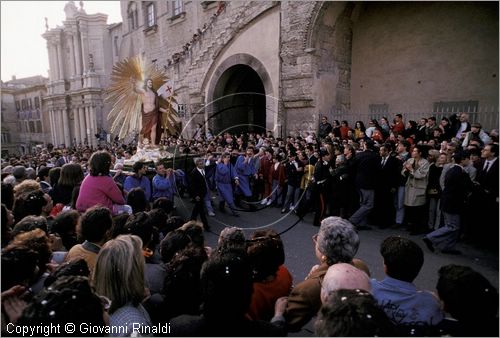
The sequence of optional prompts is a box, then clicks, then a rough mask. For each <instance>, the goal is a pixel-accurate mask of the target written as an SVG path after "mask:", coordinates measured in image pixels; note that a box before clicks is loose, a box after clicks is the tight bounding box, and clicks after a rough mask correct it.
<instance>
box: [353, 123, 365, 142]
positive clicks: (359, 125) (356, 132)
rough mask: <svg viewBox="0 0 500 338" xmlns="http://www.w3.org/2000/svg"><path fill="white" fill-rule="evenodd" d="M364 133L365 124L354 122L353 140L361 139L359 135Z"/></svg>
mask: <svg viewBox="0 0 500 338" xmlns="http://www.w3.org/2000/svg"><path fill="white" fill-rule="evenodd" d="M365 131H366V128H365V124H364V123H363V121H356V123H355V124H354V138H355V139H356V140H357V139H359V138H361V137H362V135H361V133H362V132H363V133H364V132H365ZM365 135H366V134H365Z"/></svg>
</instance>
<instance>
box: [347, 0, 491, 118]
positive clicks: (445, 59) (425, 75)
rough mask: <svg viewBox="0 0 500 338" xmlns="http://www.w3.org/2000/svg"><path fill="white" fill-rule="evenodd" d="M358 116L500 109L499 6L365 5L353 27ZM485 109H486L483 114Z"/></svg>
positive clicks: (354, 106)
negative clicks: (443, 104) (457, 106)
mask: <svg viewBox="0 0 500 338" xmlns="http://www.w3.org/2000/svg"><path fill="white" fill-rule="evenodd" d="M351 83H352V92H351V94H352V96H351V102H352V111H353V112H355V113H356V112H357V113H368V107H369V105H370V104H383V103H386V104H388V105H389V114H390V115H392V114H395V113H397V112H420V111H421V112H425V113H429V112H431V111H432V108H433V102H437V101H468V100H478V101H479V105H480V106H491V105H493V106H495V107H496V109H498V99H499V97H498V93H499V91H498V90H499V88H498V2H489V3H470V2H418V3H413V2H407V3H391V4H384V3H365V4H364V6H363V10H362V11H361V12H360V15H359V19H358V20H357V22H355V24H354V26H353V51H352V80H351ZM480 109H481V108H480Z"/></svg>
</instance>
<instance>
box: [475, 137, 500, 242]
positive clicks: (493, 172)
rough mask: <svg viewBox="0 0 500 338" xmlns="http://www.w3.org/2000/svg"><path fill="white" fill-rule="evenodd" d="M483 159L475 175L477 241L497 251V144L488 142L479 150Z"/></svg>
mask: <svg viewBox="0 0 500 338" xmlns="http://www.w3.org/2000/svg"><path fill="white" fill-rule="evenodd" d="M481 158H482V159H483V161H482V164H481V166H480V167H479V170H478V172H477V175H476V181H477V183H478V184H477V185H476V187H475V189H474V195H473V200H472V203H473V205H474V209H473V210H477V221H478V222H477V223H476V224H477V230H476V231H475V233H474V234H472V235H473V237H476V238H477V242H479V243H484V244H486V245H487V246H488V247H490V248H492V249H494V250H497V251H498V184H499V177H498V175H499V167H498V144H494V143H492V144H488V145H486V146H484V148H483V150H482V151H481Z"/></svg>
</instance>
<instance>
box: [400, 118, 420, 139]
mask: <svg viewBox="0 0 500 338" xmlns="http://www.w3.org/2000/svg"><path fill="white" fill-rule="evenodd" d="M417 134H418V127H417V122H415V121H413V120H409V121H408V122H407V123H406V128H405V130H403V136H404V137H405V138H406V139H407V138H409V137H411V138H412V139H414V140H415V139H416V138H417Z"/></svg>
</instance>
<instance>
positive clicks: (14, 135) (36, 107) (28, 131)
mask: <svg viewBox="0 0 500 338" xmlns="http://www.w3.org/2000/svg"><path fill="white" fill-rule="evenodd" d="M46 85H47V78H44V77H42V76H32V77H29V78H22V79H16V78H15V77H13V78H12V80H11V81H7V82H5V83H3V82H2V86H1V106H2V113H1V118H2V121H1V123H2V124H1V129H2V138H1V144H2V155H5V154H6V153H8V154H28V153H32V152H34V150H35V148H36V147H37V146H42V145H44V144H47V143H48V142H50V137H51V129H50V126H49V121H48V119H47V115H46V114H43V112H44V111H45V107H44V105H43V99H44V98H45V96H46V95H47V87H46Z"/></svg>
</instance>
